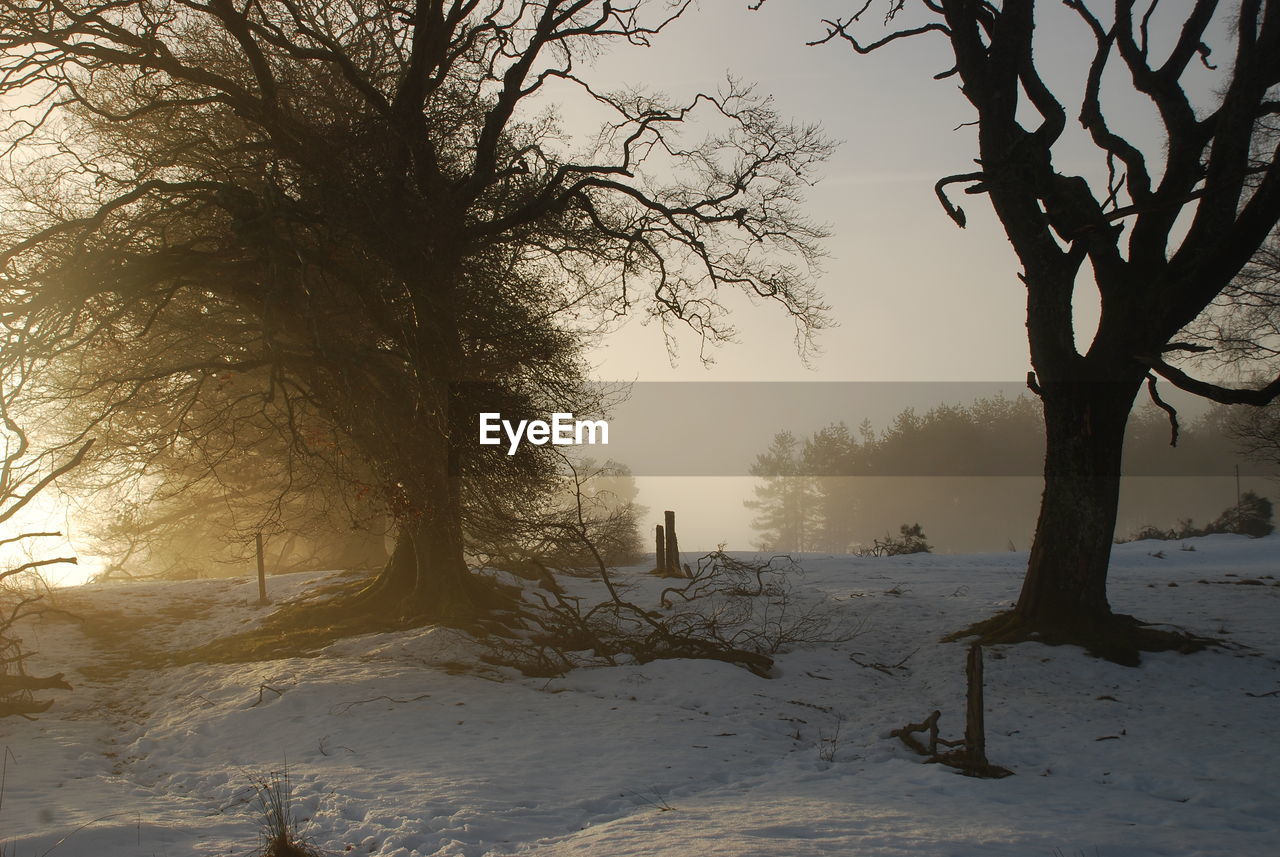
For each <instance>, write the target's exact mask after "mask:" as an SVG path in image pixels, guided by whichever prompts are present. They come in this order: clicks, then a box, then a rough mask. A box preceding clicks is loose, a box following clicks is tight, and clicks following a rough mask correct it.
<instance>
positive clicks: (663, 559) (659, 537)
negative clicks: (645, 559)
mask: <svg viewBox="0 0 1280 857" xmlns="http://www.w3.org/2000/svg"><path fill="white" fill-rule="evenodd" d="M653 567H654V568H655V569H657V570H658V571H661V570H662V569H664V568H666V567H667V540H666V537H665V536H664V534H663V531H662V524H658V526H657V527H656V528H655V531H654V549H653Z"/></svg>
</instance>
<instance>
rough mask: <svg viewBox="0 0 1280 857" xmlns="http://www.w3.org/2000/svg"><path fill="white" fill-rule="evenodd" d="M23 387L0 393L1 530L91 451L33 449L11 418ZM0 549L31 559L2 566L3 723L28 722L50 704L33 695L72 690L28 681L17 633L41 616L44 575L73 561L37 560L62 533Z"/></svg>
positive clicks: (20, 537) (28, 534)
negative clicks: (21, 550)
mask: <svg viewBox="0 0 1280 857" xmlns="http://www.w3.org/2000/svg"><path fill="white" fill-rule="evenodd" d="M20 388H21V383H20V382H19V383H15V384H13V385H11V386H9V387H8V388H6V389H5V390H3V391H2V392H0V440H2V442H3V447H4V451H3V457H2V458H0V526H4V525H9V526H13V525H14V524H15V523H17V522H18V520H19V519H20V516H21V513H22V512H23V510H24V509H28V508H30V506H31V504H32V502H33V501H35V500H36V498H37V497H39V496H40V495H41V493H42V492H44V491H46V490H48V489H49V488H50V486H52V485H53V484H54V483H55V482H56V481H57V480H58V479H59V478H61V477H62V476H64V475H66V474H67V473H69V472H70V471H72V470H74V469H75V468H76V467H79V466H80V465H81V464H82V463H83V462H84V459H85V456H86V455H87V454H88V452H89V450H90V448H91V447H92V446H93V441H92V440H85V439H83V438H78V439H76V441H75V442H74V443H73V444H71V445H70V446H68V447H63V448H52V449H47V450H43V451H36V450H33V449H32V446H31V442H30V439H29V437H28V434H27V432H26V430H25V429H24V428H23V427H22V426H21V425H19V423H18V422H17V421H16V420H15V419H14V418H13V416H12V414H11V403H12V400H13V399H14V398H15V397H16V396H17V395H18V394H19V393H20ZM0 534H3V535H0V548H4V549H5V551H6V552H7V553H9V554H10V555H12V554H13V552H14V548H17V547H19V546H21V547H26V548H27V549H28V550H27V554H28V557H29V558H26V559H25V561H24V560H23V559H19V560H17V561H15V562H13V563H10V564H7V567H3V566H0V717H8V716H11V715H20V716H23V717H30V716H31V715H33V714H37V713H39V712H41V711H44V710H45V709H47V708H48V707H49V706H50V705H51V704H52V701H51V700H44V701H36V700H33V699H32V697H31V691H33V690H45V689H50V688H60V689H69V688H70V685H68V684H67V683H66V682H65V681H64V680H63V678H62V674H61V673H58V674H57V675H53V676H32V675H28V674H27V672H26V669H25V667H24V660H25V658H26V653H24V652H23V650H22V646H21V644H20V641H19V640H18V638H17V636H16V635H15V633H14V626H15V625H16V624H17V623H18V622H20V621H21V620H22V619H25V618H27V617H29V616H33V615H35V614H36V613H38V612H40V610H41V604H40V602H41V600H42V598H43V593H42V591H41V581H40V578H39V573H40V570H41V569H47V568H49V567H51V566H55V565H63V564H74V563H75V562H76V558H75V557H74V556H53V557H42V558H37V555H36V554H35V553H34V545H36V544H39V543H40V542H41V541H44V540H46V539H49V538H56V537H59V536H61V535H62V534H61V533H58V532H51V531H45V530H36V529H30V530H24V529H23V528H21V527H19V529H18V531H17V532H12V533H11V532H9V531H6V530H0Z"/></svg>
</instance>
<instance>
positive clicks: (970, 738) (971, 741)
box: [964, 643, 989, 771]
mask: <svg viewBox="0 0 1280 857" xmlns="http://www.w3.org/2000/svg"><path fill="white" fill-rule="evenodd" d="M964 674H965V677H966V678H967V679H968V680H969V691H968V694H967V695H966V700H967V705H966V707H965V718H964V748H965V751H966V753H967V754H968V756H969V767H970V770H973V771H981V770H984V769H986V768H987V767H989V763H988V762H987V726H986V723H985V717H984V716H983V702H982V644H981V643H974V644H973V645H971V646H969V662H968V664H967V665H966V667H965V671H964Z"/></svg>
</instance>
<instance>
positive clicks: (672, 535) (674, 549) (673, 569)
mask: <svg viewBox="0 0 1280 857" xmlns="http://www.w3.org/2000/svg"><path fill="white" fill-rule="evenodd" d="M662 514H663V517H664V518H665V519H666V521H667V572H668V573H669V574H672V575H674V576H676V577H684V571H683V570H682V569H681V568H680V544H679V543H678V542H677V541H676V513H675V512H672V511H669V510H668V511H666V512H663V513H662Z"/></svg>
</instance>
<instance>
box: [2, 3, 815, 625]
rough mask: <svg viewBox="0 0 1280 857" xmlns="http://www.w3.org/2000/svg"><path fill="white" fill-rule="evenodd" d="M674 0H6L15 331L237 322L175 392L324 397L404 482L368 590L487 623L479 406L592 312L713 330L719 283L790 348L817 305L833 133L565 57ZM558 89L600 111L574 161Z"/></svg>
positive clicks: (7, 258)
mask: <svg viewBox="0 0 1280 857" xmlns="http://www.w3.org/2000/svg"><path fill="white" fill-rule="evenodd" d="M683 9H684V5H682V4H676V5H671V4H665V3H660V2H644V0H638V2H635V3H629V4H624V5H619V4H616V3H614V2H611V0H522V2H510V1H509V0H451V2H445V0H417V2H410V3H408V4H400V3H388V2H385V0H266V2H262V3H254V4H249V5H245V6H238V5H236V4H233V3H230V2H228V0H205V2H198V1H197V2H173V0H126V2H123V3H121V2H100V0H40V2H34V3H14V2H4V3H2V4H0V45H2V46H3V48H4V51H5V53H4V60H3V64H2V65H0V95H3V96H4V97H5V98H7V99H9V101H10V103H13V104H19V105H22V106H20V109H19V110H17V112H16V113H15V114H14V115H15V116H16V118H15V120H14V122H13V124H12V125H11V126H10V128H9V129H8V139H9V143H10V146H9V149H8V158H7V164H8V168H9V171H10V173H11V174H12V176H13V180H12V181H11V182H10V188H9V191H10V192H9V200H8V202H9V203H10V204H9V209H10V216H9V218H8V220H7V221H6V225H5V232H6V235H5V240H4V241H3V244H4V245H5V246H7V249H6V250H5V251H4V252H3V253H0V265H2V266H3V280H2V281H0V294H2V295H3V298H2V299H0V300H3V306H4V312H5V322H6V324H8V325H9V327H10V328H11V329H15V330H21V331H23V332H24V336H25V337H26V341H27V348H28V350H29V352H30V353H32V354H33V355H36V356H38V355H40V354H44V355H48V354H57V353H65V352H68V351H75V350H77V349H83V348H87V347H88V348H93V347H103V346H104V345H106V344H107V343H118V342H125V341H132V340H135V339H144V340H145V339H146V338H147V337H148V336H149V335H150V334H151V333H152V332H153V331H155V330H157V329H158V328H157V326H156V323H155V320H156V319H157V318H160V317H162V316H164V315H165V314H166V313H168V312H170V311H172V309H173V308H174V307H175V306H183V305H185V306H187V307H191V308H194V309H195V310H196V311H200V308H201V307H203V306H205V305H208V306H211V307H213V308H214V309H215V312H216V313H217V314H219V315H220V316H228V315H229V314H237V313H238V314H239V315H240V316H242V317H243V319H244V322H243V325H242V326H241V327H240V328H239V330H240V331H241V334H242V336H241V338H240V340H239V344H238V345H236V347H234V348H222V349H220V350H219V353H216V354H213V355H210V356H209V357H208V359H196V360H191V359H187V360H184V361H180V364H181V365H177V366H174V367H173V368H174V369H175V374H174V376H173V377H177V378H179V379H185V380H191V379H194V380H195V381H196V382H201V381H203V380H204V379H208V378H214V377H218V376H223V375H225V374H226V373H229V372H237V371H245V370H254V371H256V370H265V371H266V372H267V374H268V377H269V379H270V383H269V386H268V387H267V388H266V389H267V393H266V395H271V396H279V397H284V396H289V397H293V398H294V399H296V400H297V401H300V402H303V401H304V402H306V403H308V404H309V405H310V406H311V407H313V408H314V409H315V411H316V412H317V413H319V414H321V415H323V417H324V419H325V420H327V421H328V423H329V424H330V425H331V426H332V427H333V428H334V430H335V431H337V432H339V433H340V434H341V435H342V436H343V437H345V438H347V439H349V442H350V443H351V444H352V445H353V446H354V447H355V448H356V449H357V450H358V451H359V453H360V454H361V455H362V456H364V457H365V458H366V459H367V460H368V461H370V462H371V463H372V465H373V466H374V467H375V469H376V471H377V473H378V478H379V480H380V481H381V483H382V485H383V487H385V489H386V490H387V492H388V493H390V494H394V495H395V497H396V499H395V502H394V503H393V510H394V512H395V514H396V519H397V531H398V541H397V545H396V549H395V551H394V553H393V556H392V558H391V560H390V561H389V562H388V565H387V567H386V569H385V570H384V572H383V574H382V575H381V576H380V578H379V580H378V581H377V582H376V584H375V585H374V586H373V587H372V588H371V590H370V591H369V592H368V593H367V598H368V599H369V601H370V603H372V604H375V605H379V606H386V605H391V606H392V607H393V608H394V609H396V610H399V611H402V612H406V613H410V614H414V615H419V616H434V617H437V618H446V619H458V620H465V619H467V618H468V617H471V616H474V615H475V614H476V612H477V611H478V610H482V609H484V608H485V607H486V606H489V605H491V604H493V603H494V601H493V598H494V596H493V593H492V592H491V591H490V590H488V589H486V588H485V587H484V586H481V585H479V583H478V581H477V579H476V578H474V577H473V576H471V575H470V574H469V573H468V571H467V568H466V564H465V561H464V532H465V527H464V521H463V518H464V505H465V504H464V493H465V492H466V491H468V490H482V491H486V492H490V493H494V494H501V493H502V492H503V491H504V490H505V489H506V488H508V487H511V484H512V482H513V480H515V476H514V475H513V474H516V473H518V472H519V466H520V464H519V462H516V463H515V466H513V467H505V468H504V467H501V466H495V465H494V456H487V455H486V452H492V451H493V449H492V448H485V449H480V448H477V446H476V444H475V443H474V441H473V437H474V436H475V419H476V413H477V411H479V410H502V408H499V407H496V405H506V406H509V407H508V408H507V409H508V410H513V411H524V412H525V415H528V412H530V411H534V410H535V409H536V407H537V406H539V405H541V404H543V403H545V402H547V401H551V400H555V399H556V398H557V396H558V395H559V394H561V393H564V394H569V393H571V392H572V391H573V382H574V380H575V378H576V377H577V376H576V374H575V373H576V372H577V370H576V368H575V367H574V365H573V364H572V362H571V361H569V360H567V358H566V354H567V353H568V352H567V351H566V349H565V348H564V347H563V344H564V341H565V339H566V338H569V339H573V338H574V337H575V336H576V335H577V333H578V329H577V328H576V327H575V323H574V322H573V318H574V317H575V315H584V314H592V313H595V314H599V313H601V312H603V313H605V314H609V313H621V312H626V311H628V310H629V309H630V308H631V306H632V305H633V303H634V302H636V301H637V300H643V301H644V304H645V305H646V306H647V307H648V308H649V310H650V311H651V312H653V313H655V314H657V315H660V316H662V317H663V318H664V319H668V320H674V321H679V322H683V323H686V324H688V325H690V326H691V327H692V328H693V329H694V330H695V331H696V332H697V333H699V334H700V335H702V336H703V337H704V338H705V339H707V340H710V341H716V340H718V339H720V338H722V337H723V336H725V335H726V334H727V333H728V328H727V326H726V325H725V324H724V322H723V320H722V318H721V314H720V312H719V306H718V304H717V303H716V301H715V299H714V291H713V290H712V289H709V288H707V287H708V286H712V287H715V286H723V287H729V288H734V289H741V290H744V291H746V292H747V293H749V294H751V295H753V296H757V297H762V298H765V299H768V300H773V301H776V302H778V303H779V304H780V305H781V306H782V307H783V309H784V310H785V311H786V312H788V313H790V314H791V315H792V316H793V317H794V318H795V319H796V320H797V323H798V330H799V331H800V335H801V336H804V335H806V333H807V331H808V330H809V329H810V328H812V327H813V326H815V325H817V324H820V323H821V321H822V315H823V307H822V305H821V304H820V302H819V301H818V299H817V297H816V295H815V293H814V291H813V289H812V288H811V286H810V285H809V281H808V266H809V265H810V264H811V263H812V262H813V260H814V254H815V241H816V240H817V239H818V238H820V236H821V231H820V230H819V229H817V228H815V227H814V226H813V225H811V224H809V223H808V222H806V221H805V220H804V219H803V218H802V217H801V216H800V215H799V214H798V212H797V206H796V203H797V201H798V199H799V195H800V193H801V191H802V189H803V187H804V186H805V183H806V181H807V177H808V174H809V171H810V170H811V168H812V167H813V166H814V164H815V163H816V162H818V161H820V160H821V159H822V158H823V157H824V156H825V155H826V152H827V149H828V146H827V144H826V142H825V141H824V140H822V138H821V137H820V136H819V134H818V133H817V132H816V131H815V130H814V129H813V128H811V127H806V126H798V125H794V124H790V123H787V122H784V121H782V120H781V119H780V118H779V117H778V116H777V115H776V114H775V113H774V112H773V111H772V109H771V108H770V106H769V104H768V102H767V99H762V98H759V97H757V96H754V95H753V94H752V93H751V92H750V91H749V90H748V89H746V88H744V87H741V86H739V85H737V84H734V83H732V82H731V83H730V84H728V85H727V86H726V87H725V89H724V90H723V91H721V92H718V93H704V94H699V95H695V96H693V97H691V98H689V99H688V100H687V101H685V102H683V103H680V102H675V101H671V100H667V99H664V98H658V97H652V96H648V95H644V94H642V93H636V92H624V93H612V94H611V93H605V92H601V91H598V90H596V89H595V88H593V87H592V86H591V85H590V83H589V81H587V80H585V79H584V78H582V77H581V76H580V75H579V73H578V67H577V59H578V58H579V57H581V56H582V55H583V54H584V53H590V52H592V51H595V50H600V49H603V48H605V47H606V46H609V45H613V44H617V43H627V42H630V43H632V44H641V45H643V44H647V43H648V41H649V40H650V39H651V38H652V37H654V36H655V35H656V34H657V33H659V32H660V31H661V30H663V29H664V28H666V27H667V26H668V25H669V24H671V23H672V22H673V21H674V20H675V19H677V18H678V17H679V16H680V14H681V13H682V12H683ZM552 97H556V98H576V99H580V100H582V101H583V102H584V103H587V104H590V105H592V106H593V109H596V110H598V111H603V112H604V113H606V114H607V115H608V116H609V117H610V118H609V119H608V120H607V123H606V124H605V125H604V127H603V129H602V131H601V133H600V134H599V136H598V138H597V141H596V144H595V146H594V147H593V149H592V150H591V151H589V152H587V153H586V154H585V155H582V156H580V157H577V158H571V157H569V156H568V155H567V154H566V152H567V151H568V147H567V146H566V145H564V144H563V143H562V142H561V140H562V137H563V136H564V134H563V133H562V131H561V129H560V128H559V127H558V125H557V122H556V121H555V119H554V117H553V116H552V115H550V114H548V113H547V112H546V110H545V108H546V106H547V104H548V99H550V98H552ZM539 111H541V112H539ZM702 116H705V117H707V119H708V122H707V124H705V125H702V126H701V127H702V129H703V130H701V131H699V130H696V128H697V123H696V120H697V119H698V118H699V117H702ZM639 295H644V296H645V297H644V298H643V299H641V298H639V297H638V296H639ZM597 317H598V316H597ZM228 341H230V340H228ZM570 351H571V350H570ZM498 454H501V453H498ZM524 460H526V461H530V462H533V463H531V464H529V465H528V466H529V467H532V468H533V469H535V470H536V469H537V468H538V467H539V466H541V465H539V464H538V463H537V458H536V456H532V455H530V454H526V455H525V456H524ZM507 464H511V462H507ZM469 475H470V476H472V477H475V478H474V479H473V480H472V482H471V483H470V484H471V486H472V487H471V488H468V487H466V486H467V485H468V476H469Z"/></svg>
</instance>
